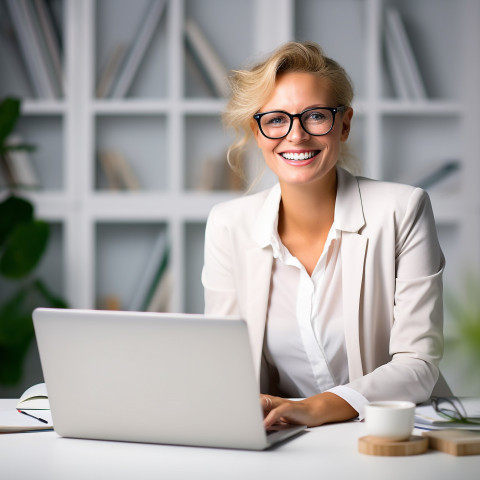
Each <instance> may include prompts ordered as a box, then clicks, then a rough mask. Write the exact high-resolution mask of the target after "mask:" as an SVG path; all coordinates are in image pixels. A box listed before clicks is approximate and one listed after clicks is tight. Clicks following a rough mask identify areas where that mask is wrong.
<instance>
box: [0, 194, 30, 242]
mask: <svg viewBox="0 0 480 480" xmlns="http://www.w3.org/2000/svg"><path fill="white" fill-rule="evenodd" d="M32 218H33V205H32V203H31V202H29V201H28V200H25V199H24V198H20V197H16V196H15V195H10V196H9V197H8V198H6V199H5V200H4V201H3V202H2V203H0V246H2V245H3V243H4V242H5V240H6V238H7V237H8V235H9V234H10V232H11V231H12V230H13V228H14V227H15V225H17V224H18V223H21V222H26V221H30V220H32Z"/></svg>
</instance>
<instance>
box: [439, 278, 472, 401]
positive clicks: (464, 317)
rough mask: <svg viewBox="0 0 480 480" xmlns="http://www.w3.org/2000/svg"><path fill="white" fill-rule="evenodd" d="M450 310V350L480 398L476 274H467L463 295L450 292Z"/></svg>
mask: <svg viewBox="0 0 480 480" xmlns="http://www.w3.org/2000/svg"><path fill="white" fill-rule="evenodd" d="M445 300H446V307H447V310H448V312H449V313H450V315H451V317H452V320H453V322H454V323H453V326H454V328H453V330H452V332H451V335H450V337H449V338H447V341H446V345H445V347H446V349H447V350H449V351H450V354H451V355H453V356H454V358H455V361H456V363H457V365H459V367H458V375H459V376H460V377H461V379H462V381H463V382H464V383H465V384H466V385H468V386H469V387H468V388H469V390H470V391H471V392H472V393H471V394H475V395H480V376H479V375H478V365H480V279H479V277H478V275H476V274H474V273H473V272H472V271H468V272H467V273H466V274H465V281H464V282H463V283H462V288H461V289H460V292H459V293H454V292H453V291H447V292H446V295H445Z"/></svg>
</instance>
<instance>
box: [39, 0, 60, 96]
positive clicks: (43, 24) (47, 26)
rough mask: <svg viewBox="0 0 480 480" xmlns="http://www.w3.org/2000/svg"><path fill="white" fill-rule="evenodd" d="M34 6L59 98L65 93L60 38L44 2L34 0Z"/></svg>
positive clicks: (42, 0)
mask: <svg viewBox="0 0 480 480" xmlns="http://www.w3.org/2000/svg"><path fill="white" fill-rule="evenodd" d="M34 5H35V9H36V12H37V17H38V21H39V24H40V31H41V32H42V34H43V37H44V40H45V47H46V54H45V56H46V58H47V59H49V61H50V67H51V74H52V77H53V79H54V81H55V83H56V86H57V88H58V92H59V96H61V95H63V94H64V93H65V79H64V76H63V68H62V55H61V46H60V37H59V35H58V32H57V29H56V28H55V23H54V21H53V16H52V13H51V11H50V10H49V8H48V4H47V2H46V0H34Z"/></svg>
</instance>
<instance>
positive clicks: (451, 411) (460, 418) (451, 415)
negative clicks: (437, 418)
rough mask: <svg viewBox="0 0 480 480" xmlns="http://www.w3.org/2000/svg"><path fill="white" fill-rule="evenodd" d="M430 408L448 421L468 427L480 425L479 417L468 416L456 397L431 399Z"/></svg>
mask: <svg viewBox="0 0 480 480" xmlns="http://www.w3.org/2000/svg"><path fill="white" fill-rule="evenodd" d="M432 407H433V408H434V409H435V411H436V412H437V413H438V414H439V415H441V416H443V417H445V418H448V419H449V420H452V421H455V422H460V423H465V424H469V425H480V417H471V416H468V414H467V412H466V410H465V407H464V406H463V404H462V402H461V400H460V399H459V398H458V397H432Z"/></svg>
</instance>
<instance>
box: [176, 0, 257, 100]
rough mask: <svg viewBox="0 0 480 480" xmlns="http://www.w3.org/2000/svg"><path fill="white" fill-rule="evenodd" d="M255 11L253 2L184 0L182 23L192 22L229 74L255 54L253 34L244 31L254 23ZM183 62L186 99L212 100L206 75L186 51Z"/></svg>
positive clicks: (249, 0)
mask: <svg viewBox="0 0 480 480" xmlns="http://www.w3.org/2000/svg"><path fill="white" fill-rule="evenodd" d="M254 9H255V2H254V1H253V0H243V1H241V2H239V1H237V0H223V1H221V2H219V1H218V0H202V1H201V2H198V1H197V0H186V1H185V20H193V21H194V23H195V25H197V26H198V28H199V29H200V31H201V32H202V34H203V36H204V37H205V38H206V40H207V42H208V44H210V47H211V49H212V50H213V51H214V52H215V54H216V56H217V57H218V58H219V59H220V61H221V63H222V64H223V66H224V68H225V71H226V73H228V71H229V70H231V69H233V68H239V67H241V66H242V65H244V63H245V62H246V61H247V59H248V58H251V57H252V55H253V54H254V53H255V46H254V35H251V32H250V31H249V30H248V29H246V26H247V27H248V26H251V25H253V24H254ZM212 12H215V13H214V14H212ZM184 45H185V42H184ZM184 59H185V65H184V74H185V75H184V77H185V79H184V90H185V96H186V97H187V98H192V97H207V98H208V97H215V96H216V95H215V93H213V92H212V91H211V90H210V88H209V87H208V84H207V83H206V81H205V75H203V73H202V72H201V70H200V69H199V67H198V66H197V65H196V63H195V61H194V60H193V58H192V55H191V54H190V53H186V51H185V49H184Z"/></svg>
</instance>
